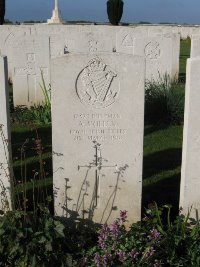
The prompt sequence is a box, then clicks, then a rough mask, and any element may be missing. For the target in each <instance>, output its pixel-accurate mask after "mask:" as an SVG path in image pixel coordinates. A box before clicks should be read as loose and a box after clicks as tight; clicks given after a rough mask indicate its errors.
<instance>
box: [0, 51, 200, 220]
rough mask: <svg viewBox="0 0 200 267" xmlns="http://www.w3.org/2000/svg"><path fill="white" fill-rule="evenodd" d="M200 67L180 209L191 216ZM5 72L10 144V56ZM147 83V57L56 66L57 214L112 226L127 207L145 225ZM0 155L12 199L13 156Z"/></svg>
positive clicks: (189, 112) (194, 70)
mask: <svg viewBox="0 0 200 267" xmlns="http://www.w3.org/2000/svg"><path fill="white" fill-rule="evenodd" d="M199 68H200V59H199V58H194V59H190V60H189V63H188V66H187V85H186V100H185V101H186V108H185V123H184V143H183V163H182V178H181V194H180V206H181V207H183V209H184V211H185V212H186V211H187V209H188V208H189V207H190V206H191V205H194V207H195V208H196V209H199V203H200V197H199V193H198V185H199V184H200V179H199V177H198V176H199V175H200V168H199V167H198V166H199V164H198V159H199V157H200V141H199V140H200V139H199V130H200V121H199V114H198V110H199V102H198V100H200V99H199V98H200V93H199V87H200V84H199V83H200V78H199V76H198V72H199ZM0 70H1V72H0V81H3V82H1V83H0V84H1V91H0V93H1V94H2V96H1V98H0V99H1V106H0V108H1V109H2V110H1V112H0V115H1V117H0V119H1V121H3V124H4V129H5V130H4V135H5V138H3V140H4V142H3V143H5V139H9V130H8V124H9V121H8V117H7V114H8V110H7V108H8V107H7V104H5V103H8V102H7V96H6V93H5V92H6V91H7V90H6V80H7V79H6V75H5V74H6V70H5V59H2V58H1V68H0ZM144 82H145V59H144V57H139V56H133V55H129V54H124V53H116V52H115V53H113V52H111V53H97V52H96V53H95V54H93V53H91V54H89V53H85V54H84V53H81V54H80V53H69V54H66V55H64V56H62V57H59V58H55V59H53V60H52V61H51V86H52V132H53V133H52V136H53V139H52V145H53V170H54V175H53V176H54V177H53V179H54V197H55V199H54V200H55V201H54V202H55V212H56V214H57V215H59V216H72V217H73V218H75V217H80V218H84V219H91V220H93V221H95V222H99V223H104V222H110V221H112V220H113V219H114V218H116V217H117V216H118V215H119V211H120V210H124V209H125V210H127V211H129V223H132V222H134V221H137V220H139V219H140V216H141V214H140V212H141V196H142V193H141V192H142V158H143V127H144ZM2 85H3V86H2ZM1 141H2V139H1V140H0V142H1ZM1 146H2V145H1ZM2 147H3V146H2ZM0 152H1V153H0V162H2V163H3V165H1V166H3V168H2V169H1V177H0V178H1V179H2V181H4V187H5V189H6V190H5V192H7V193H8V192H9V189H10V187H11V186H10V183H9V180H8V178H9V175H7V174H5V170H9V168H8V167H9V165H7V164H8V163H9V161H8V156H7V157H5V155H6V154H7V150H6V154H5V153H3V149H1V151H0ZM4 166H6V167H4ZM2 170H3V171H4V172H2ZM2 203H3V202H2ZM193 215H194V213H193Z"/></svg>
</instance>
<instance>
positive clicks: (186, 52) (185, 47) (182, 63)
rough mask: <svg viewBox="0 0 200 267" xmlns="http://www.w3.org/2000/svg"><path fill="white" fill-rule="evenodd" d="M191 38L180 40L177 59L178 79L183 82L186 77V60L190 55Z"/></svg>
mask: <svg viewBox="0 0 200 267" xmlns="http://www.w3.org/2000/svg"><path fill="white" fill-rule="evenodd" d="M190 49H191V39H190V38H187V39H185V40H181V44H180V59H179V81H180V82H182V83H185V79H186V62H187V59H188V58H189V57H190Z"/></svg>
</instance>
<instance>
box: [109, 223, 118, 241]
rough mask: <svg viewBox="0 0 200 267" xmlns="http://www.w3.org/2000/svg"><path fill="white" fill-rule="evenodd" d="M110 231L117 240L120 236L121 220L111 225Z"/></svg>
mask: <svg viewBox="0 0 200 267" xmlns="http://www.w3.org/2000/svg"><path fill="white" fill-rule="evenodd" d="M110 231H111V233H112V234H113V235H114V237H115V238H116V237H117V236H118V235H119V231H120V224H119V220H115V221H114V222H113V223H112V224H111V226H110Z"/></svg>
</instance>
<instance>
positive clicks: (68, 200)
mask: <svg viewBox="0 0 200 267" xmlns="http://www.w3.org/2000/svg"><path fill="white" fill-rule="evenodd" d="M144 72H145V63H144V59H143V58H141V57H136V56H135V57H134V56H130V55H121V54H118V53H105V54H91V55H88V54H74V55H73V54H71V55H66V56H65V57H62V58H58V59H54V60H52V64H51V76H52V130H53V133H52V134H53V136H52V139H53V169H54V177H53V180H54V195H55V197H54V201H55V202H54V203H55V213H56V214H57V215H58V216H72V217H76V216H78V217H80V218H84V219H91V220H93V221H95V222H98V223H104V222H111V221H112V220H113V219H114V218H116V217H117V216H119V211H120V210H127V211H128V212H129V223H132V222H135V221H137V220H139V219H140V213H141V189H142V158H143V124H144Z"/></svg>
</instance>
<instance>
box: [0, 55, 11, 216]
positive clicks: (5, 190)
mask: <svg viewBox="0 0 200 267" xmlns="http://www.w3.org/2000/svg"><path fill="white" fill-rule="evenodd" d="M7 71H8V70H7V59H6V57H3V56H0V210H4V211H6V210H9V209H11V183H12V181H11V173H12V171H11V166H10V158H11V156H10V154H11V148H10V127H9V123H10V122H9V106H8V105H9V104H8V73H7Z"/></svg>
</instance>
